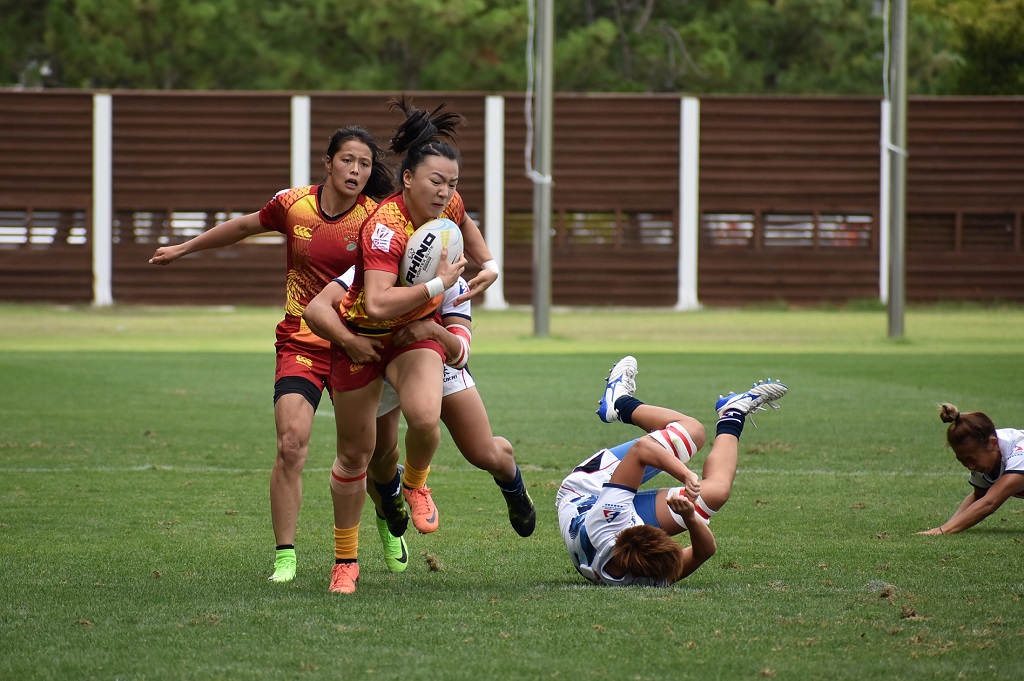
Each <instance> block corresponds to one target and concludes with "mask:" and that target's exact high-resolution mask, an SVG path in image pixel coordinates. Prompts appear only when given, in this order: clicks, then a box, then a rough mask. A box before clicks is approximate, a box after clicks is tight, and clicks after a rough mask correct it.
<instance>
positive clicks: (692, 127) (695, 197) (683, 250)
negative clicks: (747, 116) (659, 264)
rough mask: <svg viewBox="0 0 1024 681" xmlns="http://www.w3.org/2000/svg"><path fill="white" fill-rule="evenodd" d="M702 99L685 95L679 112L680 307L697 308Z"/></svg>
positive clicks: (678, 308) (678, 303)
mask: <svg viewBox="0 0 1024 681" xmlns="http://www.w3.org/2000/svg"><path fill="white" fill-rule="evenodd" d="M699 188H700V100H699V99H697V98H696V97H683V98H682V100H681V101H680V111H679V291H678V294H677V296H676V309H677V310H696V309H699V308H700V303H699V302H698V301H697V236H698V232H699V227H700V206H699V205H698V204H699Z"/></svg>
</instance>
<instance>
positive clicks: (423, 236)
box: [398, 218, 464, 286]
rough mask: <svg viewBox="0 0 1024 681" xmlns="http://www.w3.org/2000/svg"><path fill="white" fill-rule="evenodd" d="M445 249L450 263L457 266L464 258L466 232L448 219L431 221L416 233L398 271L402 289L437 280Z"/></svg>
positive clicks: (413, 234) (407, 246) (403, 255)
mask: <svg viewBox="0 0 1024 681" xmlns="http://www.w3.org/2000/svg"><path fill="white" fill-rule="evenodd" d="M445 247H447V248H448V262H455V261H456V260H458V259H459V258H460V257H461V256H462V251H463V249H464V243H463V241H462V231H461V230H460V229H459V226H458V225H456V224H455V223H454V222H452V221H451V220H448V219H447V218H437V219H436V220H431V221H430V222H427V223H425V224H423V225H422V226H421V227H420V228H419V229H417V230H416V231H415V232H413V233H412V236H410V237H409V243H408V244H406V247H405V253H403V254H402V262H401V263H400V264H399V268H398V277H399V279H400V281H401V283H402V285H403V286H415V285H416V284H423V283H426V282H428V281H430V280H431V279H433V278H434V276H435V275H436V274H437V264H438V263H439V262H440V260H441V249H443V248H445Z"/></svg>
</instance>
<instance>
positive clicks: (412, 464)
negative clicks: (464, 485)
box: [330, 101, 497, 593]
mask: <svg viewBox="0 0 1024 681" xmlns="http://www.w3.org/2000/svg"><path fill="white" fill-rule="evenodd" d="M443 106H444V105H441V106H440V107H438V108H437V109H434V110H433V111H432V112H429V113H427V112H424V111H420V110H419V109H415V108H413V107H411V106H408V105H407V104H406V103H405V102H404V101H401V102H393V108H399V109H401V111H402V112H403V113H404V114H405V120H404V121H403V122H402V123H401V124H400V125H399V126H398V128H397V129H396V131H395V135H394V137H393V138H392V140H391V150H392V151H394V152H395V153H396V154H399V155H402V154H404V155H405V158H404V160H403V162H402V165H401V168H400V171H399V180H400V191H398V192H396V193H395V194H393V195H392V196H389V197H388V198H387V199H385V200H384V201H382V202H381V204H380V206H378V207H377V210H376V211H375V212H374V213H373V214H372V215H370V216H369V217H368V218H367V220H366V221H365V222H364V224H363V228H362V233H361V235H360V254H359V259H358V262H357V264H356V274H355V279H354V280H353V283H352V286H351V287H350V289H349V291H348V293H347V294H346V296H345V298H344V302H343V304H342V307H343V310H342V312H341V314H342V318H343V320H344V322H345V324H346V326H347V327H348V330H349V331H351V332H352V333H353V334H355V335H357V336H363V337H366V338H371V339H373V340H375V341H376V343H375V345H376V347H375V350H376V352H375V355H376V359H374V360H373V361H370V362H367V361H365V358H360V357H357V356H352V354H350V353H349V352H348V351H347V350H346V348H344V347H340V346H338V345H334V346H332V347H333V356H332V366H331V379H330V381H331V383H330V385H331V389H332V391H333V395H334V409H335V414H336V418H335V423H336V427H337V432H338V456H337V459H336V460H335V462H334V466H333V468H332V471H331V498H332V501H333V503H334V523H335V528H334V534H335V542H334V544H335V549H334V552H335V565H334V568H333V570H332V575H331V586H330V590H331V591H332V592H335V593H353V592H354V591H355V589H356V582H357V581H358V579H359V564H358V562H357V557H358V547H359V520H360V516H361V514H362V509H363V503H364V499H365V494H366V470H367V465H368V464H369V461H370V458H371V456H372V454H373V450H374V445H375V442H376V412H377V406H378V404H379V403H380V398H381V393H382V390H383V380H384V377H385V376H387V378H388V380H389V382H390V383H391V385H392V386H394V388H395V390H396V391H397V393H398V395H399V398H400V401H401V404H402V413H403V415H404V416H405V420H406V424H407V426H408V430H407V432H406V438H405V450H406V465H405V470H404V472H403V473H402V475H401V481H400V484H401V487H402V492H403V495H404V497H405V499H406V500H407V501H408V502H409V505H410V507H411V509H412V516H413V523H414V525H416V527H417V529H418V530H419V531H420V532H433V531H434V530H435V529H437V519H438V518H437V508H436V507H435V506H434V503H433V500H432V499H431V497H430V490H429V488H427V487H426V484H425V483H426V478H427V474H428V472H429V469H430V461H431V459H432V458H433V456H434V452H435V451H436V450H437V446H438V443H439V442H440V438H441V431H440V412H441V385H442V377H443V371H444V360H445V350H444V348H443V347H442V345H441V344H440V343H439V342H437V341H436V340H433V339H425V340H421V341H417V342H414V343H410V344H408V345H402V346H399V345H397V344H396V343H395V342H394V332H395V331H397V330H399V329H401V328H402V327H403V326H405V325H407V324H409V323H410V322H412V321H415V320H417V319H424V318H429V317H431V316H432V315H434V314H435V313H436V311H437V309H438V306H439V305H440V304H441V300H442V298H443V294H444V291H445V290H446V289H448V288H450V287H451V286H453V285H454V284H455V282H456V280H457V279H458V277H459V275H461V273H462V271H463V269H464V268H465V263H466V259H465V258H459V260H458V261H457V262H455V263H454V264H450V263H448V262H447V252H446V251H445V252H443V254H442V258H441V263H440V264H439V265H438V269H437V276H436V277H435V278H434V279H432V280H430V281H428V282H427V283H425V284H417V285H416V286H402V285H401V284H400V282H399V277H398V274H399V263H400V261H401V258H402V255H403V253H404V252H405V247H406V244H407V243H408V240H409V237H410V236H411V235H412V233H413V232H414V231H415V230H416V229H417V228H419V227H420V226H422V225H423V224H425V223H426V222H428V221H430V220H433V219H435V218H437V217H439V216H441V217H446V218H448V219H450V220H452V221H453V222H455V223H456V224H457V225H459V226H460V227H462V228H463V237H464V239H465V243H466V250H467V251H468V252H469V254H470V255H471V256H473V258H474V260H476V261H477V262H478V263H480V264H481V267H482V271H481V274H482V275H483V274H484V273H487V274H489V275H491V276H489V277H487V276H486V275H485V278H484V279H483V280H482V282H481V284H480V285H479V286H478V288H477V289H476V290H475V291H472V292H471V293H470V294H467V295H466V296H463V298H469V297H471V295H475V294H477V293H479V292H480V291H482V290H484V289H486V288H487V286H489V285H490V283H492V282H493V281H494V280H495V279H496V278H497V272H496V271H495V270H496V269H497V267H496V266H494V265H493V260H492V259H491V257H490V253H489V252H487V249H486V245H485V244H484V242H483V237H482V236H481V235H480V232H479V229H477V227H476V225H475V223H473V221H472V220H471V219H467V216H466V213H465V207H464V205H463V204H462V201H461V198H460V197H458V195H457V193H456V191H455V190H456V187H457V185H458V181H459V169H460V161H461V156H460V155H459V152H458V150H457V149H455V147H453V146H452V144H450V142H454V139H455V131H456V128H457V127H458V124H459V122H460V121H461V119H462V117H461V116H460V115H458V114H455V113H440V110H441V108H443ZM343 271H344V270H339V272H343ZM398 478H399V476H397V475H396V476H395V481H394V483H395V486H397V485H398V484H399V480H398ZM394 499H395V501H396V502H397V504H401V497H399V496H397V495H395V497H394ZM403 510H404V509H403Z"/></svg>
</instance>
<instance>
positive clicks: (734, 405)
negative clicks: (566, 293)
mask: <svg viewBox="0 0 1024 681" xmlns="http://www.w3.org/2000/svg"><path fill="white" fill-rule="evenodd" d="M636 374H637V363H636V360H635V359H634V358H633V357H624V358H622V359H621V360H619V361H618V362H617V363H616V364H615V365H614V366H613V367H612V370H611V372H610V373H609V375H608V381H607V384H606V386H605V391H604V396H603V397H602V398H601V402H600V404H599V406H598V410H597V414H598V416H600V417H601V420H602V421H605V422H606V423H611V422H613V421H621V422H623V423H631V424H633V425H635V426H637V427H639V428H641V429H642V430H644V431H646V432H647V435H646V436H642V437H640V438H638V439H636V440H632V441H630V442H625V443H623V444H621V445H618V446H617V447H612V448H611V449H602V450H601V451H599V452H597V453H596V454H594V455H593V456H591V457H590V458H589V459H587V460H586V461H584V462H583V463H582V464H580V465H579V466H577V467H576V468H575V469H573V472H572V473H571V474H570V475H569V476H567V477H566V478H565V480H563V481H562V485H561V487H560V488H559V490H558V493H557V495H556V497H555V507H556V508H557V510H558V525H559V529H560V530H561V532H562V538H563V539H564V541H565V545H566V548H567V549H568V551H569V557H570V559H571V560H572V563H573V565H574V566H575V567H576V569H577V571H579V573H580V574H581V575H583V576H584V577H586V578H587V579H588V580H590V581H592V582H594V583H597V584H607V585H614V586H625V585H629V584H640V585H646V586H668V585H669V584H672V583H674V582H677V581H679V580H680V579H683V578H684V577H687V576H689V575H690V574H692V573H693V571H694V570H696V569H697V568H699V567H700V566H701V565H702V564H703V563H704V562H705V561H706V560H708V559H709V558H710V557H711V556H713V555H714V553H715V550H716V545H715V537H714V535H713V534H712V533H711V529H710V528H709V527H708V523H709V522H710V519H711V516H713V515H714V514H715V513H716V512H717V511H718V510H720V509H721V508H722V506H723V505H724V504H725V502H726V501H728V499H729V494H730V492H731V491H732V484H733V480H734V479H735V477H736V462H737V456H738V450H739V437H740V433H741V432H742V431H743V424H744V421H745V419H746V415H747V414H750V413H752V412H754V411H761V410H763V409H764V406H765V405H768V406H771V407H773V408H775V409H778V405H776V404H775V401H776V400H778V399H780V398H782V397H783V396H784V395H785V394H786V392H787V391H788V390H789V389H788V387H787V386H786V385H785V384H783V383H778V382H773V381H772V380H771V379H768V381H762V382H758V383H755V384H754V385H753V387H751V389H750V390H748V391H747V392H744V393H740V394H730V395H728V396H726V397H721V398H719V400H718V402H717V403H716V404H715V409H716V410H717V411H718V415H719V419H718V425H717V428H716V434H715V440H714V443H713V444H712V446H711V452H710V453H709V454H708V456H707V459H706V460H705V462H704V470H703V473H704V480H703V481H699V480H698V478H697V475H696V474H695V473H693V471H691V470H690V469H689V468H687V467H686V465H685V464H686V462H687V461H688V460H689V459H690V457H691V456H693V454H695V453H696V452H697V450H699V449H700V448H701V447H702V446H703V445H704V442H705V433H704V427H703V426H702V425H701V424H700V422H699V421H697V420H695V419H693V418H692V417H689V416H686V415H685V414H681V413H680V412H677V411H674V410H672V409H667V408H665V407H658V406H654V405H649V404H644V403H643V402H641V401H640V400H638V399H636V398H635V397H633V392H634V391H635V389H636V385H635V378H636ZM661 471H664V472H666V473H668V474H669V475H671V476H673V477H674V478H676V479H677V480H679V481H680V482H682V483H684V486H683V487H673V488H671V489H667V488H661V489H656V490H654V489H652V490H645V491H643V492H637V489H638V488H639V487H640V485H641V484H642V483H644V482H646V481H647V480H649V479H650V478H652V477H654V476H655V475H657V474H658V473H659V472H661ZM684 530H689V533H690V546H687V547H685V548H683V547H682V546H681V545H680V544H678V543H677V542H676V541H675V540H674V539H672V537H671V535H675V534H678V533H680V532H682V531H684Z"/></svg>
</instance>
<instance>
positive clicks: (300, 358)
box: [295, 355, 313, 369]
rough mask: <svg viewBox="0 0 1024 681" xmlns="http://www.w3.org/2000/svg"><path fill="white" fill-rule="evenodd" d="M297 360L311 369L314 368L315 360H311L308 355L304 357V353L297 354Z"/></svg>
mask: <svg viewBox="0 0 1024 681" xmlns="http://www.w3.org/2000/svg"><path fill="white" fill-rule="evenodd" d="M295 361H296V362H298V363H299V364H302V365H304V366H305V367H307V368H309V369H312V368H313V360H311V359H310V358H308V357H303V356H302V355H295Z"/></svg>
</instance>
